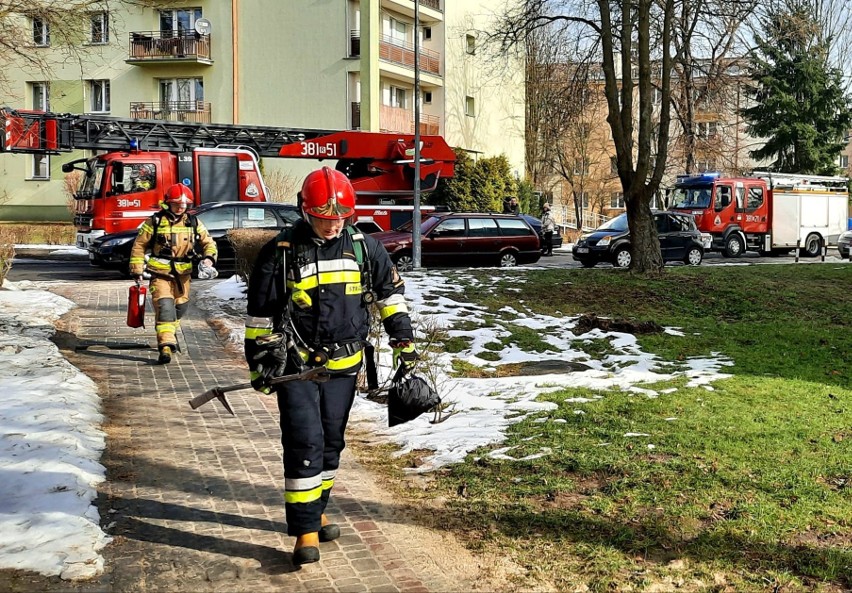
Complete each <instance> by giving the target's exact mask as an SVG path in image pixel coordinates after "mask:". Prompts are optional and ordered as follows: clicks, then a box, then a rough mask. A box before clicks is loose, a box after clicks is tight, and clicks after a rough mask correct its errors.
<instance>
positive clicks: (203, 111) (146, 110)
mask: <svg viewBox="0 0 852 593" xmlns="http://www.w3.org/2000/svg"><path fill="white" fill-rule="evenodd" d="M211 113H212V109H211V106H210V103H206V102H204V101H167V102H142V101H134V102H133V103H131V104H130V117H132V118H135V119H159V120H163V121H185V122H190V123H196V124H209V123H211V122H212V119H211Z"/></svg>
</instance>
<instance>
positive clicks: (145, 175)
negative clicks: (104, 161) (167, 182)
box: [124, 163, 157, 194]
mask: <svg viewBox="0 0 852 593" xmlns="http://www.w3.org/2000/svg"><path fill="white" fill-rule="evenodd" d="M156 187H157V167H156V165H154V163H125V164H124V193H128V194H132V193H136V192H140V191H148V190H150V189H154V188H156Z"/></svg>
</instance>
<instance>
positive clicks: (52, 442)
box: [0, 246, 732, 579]
mask: <svg viewBox="0 0 852 593" xmlns="http://www.w3.org/2000/svg"><path fill="white" fill-rule="evenodd" d="M31 247H35V246H31ZM37 247H41V248H44V247H45V246H37ZM566 248H567V247H566ZM16 249H17V251H18V253H19V257H26V255H25V250H23V249H20V246H19V247H16ZM76 251H77V250H76V249H74V248H70V247H69V248H63V249H58V250H57V253H59V252H61V253H69V252H76ZM80 253H82V252H80ZM533 269H536V268H535V266H523V267H519V268H512V269H495V270H494V275H493V276H491V277H489V278H488V279H486V280H477V279H476V278H474V277H473V276H472V275H471V274H470V273H469V271H467V270H463V269H462V270H453V271H452V272H446V271H439V270H435V271H429V272H418V273H411V274H407V275H406V276H405V280H406V296H407V298H408V301H409V308H410V309H411V310H412V311H413V320H414V323H415V328H416V329H417V331H420V330H419V328H425V327H438V328H443V329H445V330H447V331H448V332H449V334H450V336H465V337H470V338H473V340H472V343H471V347H470V348H469V349H468V350H465V351H463V352H460V353H456V354H449V353H446V352H439V353H436V354H434V355H433V356H432V358H431V359H430V361H429V363H430V364H429V367H428V368H430V369H432V371H431V372H429V373H428V375H427V376H426V378H427V380H429V381H430V382H431V383H432V384H433V385H434V386H437V388H438V391H439V394H440V395H441V397H442V400H443V402H444V404H447V405H448V408H447V411H448V412H449V413H448V414H447V417H446V418H445V419H444V420H443V421H441V422H438V423H433V422H432V420H434V419H435V416H434V414H431V413H429V414H424V415H422V416H420V417H419V418H417V419H415V420H413V421H411V422H408V423H406V424H401V425H397V426H395V427H393V428H389V427H388V426H387V409H386V407H385V406H383V405H381V404H378V403H375V402H373V401H371V400H368V399H366V398H365V397H364V396H363V395H361V394H359V396H358V397H356V402H355V405H354V406H353V409H352V416H351V426H352V427H353V428H354V429H355V430H359V429H364V433H365V434H369V435H371V438H373V439H375V441H377V442H384V443H393V444H395V445H397V447H398V449H397V454H398V455H402V454H405V453H406V452H409V451H413V450H427V451H429V452H430V453H428V454H427V455H426V457H425V459H424V460H423V463H422V464H421V465H420V466H419V467H417V468H411V469H409V470H408V471H411V472H429V471H433V470H435V469H436V468H439V467H442V466H445V465H447V464H452V463H458V462H460V461H462V460H463V459H464V458H465V457H466V456H467V455H468V454H469V453H471V452H472V451H475V450H476V449H478V448H480V447H483V446H486V445H491V446H492V447H493V448H492V449H490V450H489V451H488V453H486V454H487V455H488V456H490V457H492V458H495V459H504V460H510V461H511V460H517V459H529V458H534V457H540V456H543V455H547V454H548V453H549V451H548V450H547V449H546V448H541V449H540V450H539V451H538V452H537V453H534V454H532V455H529V456H527V457H524V458H519V457H517V456H514V455H513V451H512V448H511V447H501V446H500V443H501V442H502V441H503V440H504V438H505V434H506V431H507V429H508V428H509V427H510V426H511V424H513V423H515V422H518V421H520V420H522V419H524V418H526V417H528V416H529V415H530V414H534V415H535V416H536V419H535V421H536V422H545V421H547V418H548V413H549V412H551V411H552V410H555V408H556V405H555V404H552V403H549V402H540V401H536V400H537V398H538V396H539V395H541V394H543V393H548V392H552V391H557V390H560V389H563V388H565V387H588V388H591V389H595V390H600V391H601V392H603V393H604V395H600V396H597V397H605V392H606V391H609V390H626V391H629V392H632V393H635V394H636V396H637V397H657V396H659V395H660V393H658V392H656V391H654V390H652V389H649V388H648V387H646V386H643V385H648V384H653V383H656V382H658V381H664V380H667V379H671V378H673V377H676V376H684V377H687V385H688V386H699V387H703V388H704V389H707V390H709V391H712V390H713V386H712V383H713V382H714V381H716V380H718V379H721V378H725V377H727V376H729V375H727V374H725V373H724V370H725V367H727V366H730V365H732V362H731V361H730V360H728V359H726V358H725V357H724V356H722V355H718V354H716V355H714V356H713V357H710V358H693V359H687V360H685V361H665V360H661V359H659V358H657V357H655V356H653V355H650V354H648V353H645V352H642V350H641V349H640V348H639V346H638V344H637V342H636V339H635V337H634V336H632V335H630V334H623V333H605V332H601V331H600V330H592V331H591V332H588V333H585V334H582V335H574V333H573V332H572V331H571V329H572V328H573V327H574V325H575V323H576V317H573V316H570V315H556V316H547V315H539V314H535V313H533V312H532V311H530V310H529V309H528V308H527V306H526V305H525V304H524V300H523V298H522V290H523V285H524V279H525V277H526V275H527V274H528V273H529V271H530V270H533ZM459 279H461V280H464V281H466V282H470V283H473V284H480V285H482V284H485V285H486V286H493V285H496V283H498V282H502V283H509V287H510V290H512V291H515V292H517V293H518V300H517V302H516V303H515V305H514V306H511V307H508V306H507V307H505V308H504V309H503V310H501V311H500V312H499V313H500V317H499V319H498V320H497V321H496V322H495V323H494V324H493V326H492V327H491V328H484V329H479V330H477V331H476V332H475V333H471V332H462V331H455V330H452V327H453V324H454V323H456V322H458V321H461V320H464V321H466V322H470V321H475V320H477V319H481V318H482V316H483V313H484V311H485V310H484V308H483V307H481V306H478V305H476V304H473V303H470V302H467V301H466V300H465V298H464V294H462V293H460V291H458V290H457V289H456V288H455V286H456V284H455V282H456V281H458V280H459ZM50 284H51V283H50V282H38V283H35V282H29V281H24V282H18V283H13V282H10V281H9V280H6V282H5V283H4V284H3V286H2V289H0V393H2V394H3V397H2V398H0V568H17V569H23V570H29V571H34V572H38V573H41V574H44V575H58V576H60V577H62V578H63V579H84V578H90V577H92V576H96V575H97V574H99V573H100V572H102V571H103V557H102V556H101V555H100V551H101V550H102V549H103V548H104V547H105V546H106V545H108V544H109V542H110V541H111V538H110V536H109V534H108V533H107V532H105V531H104V530H103V529H102V528H101V526H100V523H101V521H100V519H101V518H100V516H99V513H98V511H97V509H96V507H95V506H94V505H93V503H94V500H95V498H96V496H97V487H98V484H99V483H101V482H103V481H104V479H105V473H106V472H105V468H104V467H103V466H102V465H101V463H100V458H101V454H102V453H103V451H104V447H105V435H104V432H103V431H102V429H101V424H102V423H103V421H104V419H103V417H102V415H101V413H100V399H99V395H98V392H97V387H96V385H95V384H94V383H93V382H92V381H91V380H90V379H89V378H88V377H87V376H86V375H84V374H83V373H81V372H80V371H79V370H78V369H77V368H76V367H74V366H73V365H71V364H70V363H69V362H68V361H67V360H65V358H64V357H63V356H62V354H61V353H60V352H59V350H58V348H57V347H56V346H55V345H54V344H53V342H51V341H50V336H51V335H52V334H53V332H54V327H53V323H54V322H55V321H56V320H57V319H58V318H59V317H60V316H62V315H63V314H65V313H67V312H68V311H70V310H71V309H72V308H73V307H74V303H72V302H71V301H69V300H67V299H65V298H62V297H60V296H57V295H54V294H52V293H51V292H49V291H48V290H47V289H48V288H49V286H50ZM244 290H245V285H244V284H243V283H241V282H240V281H239V280H238V279H237V278H236V277H232V278H226V279H220V280H213V281H208V282H206V283H205V284H204V285H203V287H202V286H199V287H198V288H197V289H196V291H195V294H196V297H195V298H196V303H197V304H198V306H199V307H201V308H202V309H204V310H205V311H206V312H207V313H208V315H209V316H211V317H217V320H218V321H221V322H222V323H223V325H224V326H226V327H227V328H228V330H229V334H230V337H229V339H230V340H232V341H233V342H235V343H237V344H242V342H243V319H242V317H235V316H233V315H229V314H228V313H226V312H225V309H223V307H222V304H223V303H224V302H229V305H230V307H235V306H236V308H237V309H238V310H239V309H241V308H244V307H241V306H240V305H241V303H244V302H245V295H244ZM149 306H150V305H149ZM511 324H515V325H521V326H524V327H527V328H531V329H534V330H536V331H537V332H538V333H539V334H540V335H541V336H542V338H543V339H544V340H545V341H546V342H547V343H548V344H550V345H551V346H553V350H552V351H548V352H546V353H528V352H524V351H522V350H520V349H519V348H517V347H516V346H514V345H510V346H507V347H506V348H504V349H503V350H502V351H501V352H498V353H497V354H499V357H500V360H499V361H497V362H492V361H487V360H483V359H481V358H479V357H477V356H476V355H475V353H477V352H481V351H482V346H483V345H484V344H488V343H491V342H496V341H500V339H501V338H502V337H505V336H508V335H509V332H508V330H507V329H506V327H507V326H509V325H511ZM665 331H666V332H667V333H668V334H670V335H672V336H674V337H677V338H681V339H684V340H688V339H689V336H686V335H684V334H683V332H681V331H680V330H679V329H678V328H666V330H665ZM421 338H422V336H421ZM601 338H605V339H610V340H611V344H612V353H611V354H609V355H608V356H606V357H605V358H603V359H602V360H594V359H588V358H587V357H586V355H585V354H584V352H583V350H582V348H581V347H580V346H581V344H582V343H583V342H585V341H588V340H593V339H601ZM379 347H380V348H379V378H380V380H383V379H386V378H387V377H389V376H390V374H391V368H390V360H391V353H390V349H389V348H388V346H387V336H383V337H382V343H381V344H379ZM457 358H461V359H463V360H465V361H467V362H468V363H470V364H473V365H476V366H478V367H483V368H489V367H493V366H494V365H496V364H505V363H515V362H537V361H545V362H548V361H563V362H564V361H574V362H581V363H582V364H584V365H586V366H587V367H588V368H587V369H586V370H577V371H573V372H560V373H553V374H545V375H535V376H519V377H504V378H499V379H488V378H483V379H459V378H452V377H451V376H450V375H449V369H450V368H451V367H450V365H451V362H452V361H453V359H457ZM423 366H425V365H421V369H420V370H418V369H417V368H415V373H420V374H421V376H422V375H423V374H424V373H423V371H422V367H423ZM673 368H675V369H678V370H676V371H672V369H673ZM662 369H665V370H662ZM239 379H240V380H242V379H243V377H240V378H239ZM235 380H237V378H235ZM674 391H675V390H674V389H667V390H665V392H666V393H672V392H674ZM570 401H571V403H573V404H574V406H575V410H574V413H575V414H585V413H586V411H585V410H584V404H586V403H588V402H589V401H591V400H588V399H584V398H575V399H573V400H570ZM235 412H236V413H237V414H239V413H240V411H239V409H236V410H235ZM220 413H227V412H225V411H224V410H221V409H220ZM667 420H670V421H671V422H676V421H677V419H676V418H669V419H667ZM556 421H558V420H556ZM624 436H626V437H630V438H635V439H636V442H637V444H639V445H640V446H644V447H647V448H649V449H652V448H654V440H655V437H659V436H660V435H653V434H648V433H645V432H642V431H641V430H639V431H637V432H635V433H628V434H626V435H624ZM600 445H601V446H606V445H607V443H600ZM106 529H107V531H108V526H107V528H106Z"/></svg>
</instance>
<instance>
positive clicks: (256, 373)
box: [251, 339, 288, 393]
mask: <svg viewBox="0 0 852 593" xmlns="http://www.w3.org/2000/svg"><path fill="white" fill-rule="evenodd" d="M257 346H258V349H257V353H256V354H255V355H254V356H253V357H252V361H253V362H254V368H253V369H252V370H251V386H252V387H254V388H255V389H257V390H258V391H264V393H269V390H270V386H269V379H271V378H273V377H281V376H283V375H285V374H286V373H287V359H288V352H287V342H286V340H285V339H279V340H277V341H274V340H273V341H264V340H263V339H260V340H258V341H257Z"/></svg>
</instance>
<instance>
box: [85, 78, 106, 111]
mask: <svg viewBox="0 0 852 593" xmlns="http://www.w3.org/2000/svg"><path fill="white" fill-rule="evenodd" d="M98 103H100V107H101V109H98V108H97V106H98ZM89 108H90V110H91V113H109V112H110V83H109V80H90V81H89Z"/></svg>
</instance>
